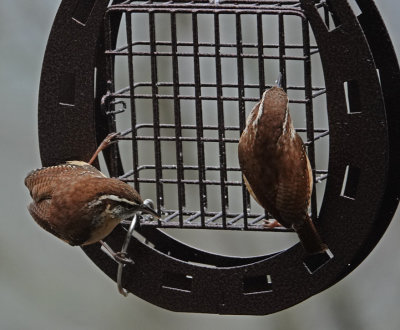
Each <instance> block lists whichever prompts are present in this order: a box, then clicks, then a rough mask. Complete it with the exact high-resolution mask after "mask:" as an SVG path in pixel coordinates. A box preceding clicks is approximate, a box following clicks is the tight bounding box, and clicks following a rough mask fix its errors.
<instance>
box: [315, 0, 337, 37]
mask: <svg viewBox="0 0 400 330" xmlns="http://www.w3.org/2000/svg"><path fill="white" fill-rule="evenodd" d="M315 7H316V8H317V11H318V14H319V15H320V16H321V18H322V21H323V22H324V23H325V26H326V28H327V29H328V31H329V32H330V31H333V30H335V29H336V28H337V27H338V26H339V25H340V24H341V22H340V21H339V18H338V17H337V15H334V13H333V12H332V10H331V8H330V6H329V4H328V1H320V2H318V3H316V4H315Z"/></svg>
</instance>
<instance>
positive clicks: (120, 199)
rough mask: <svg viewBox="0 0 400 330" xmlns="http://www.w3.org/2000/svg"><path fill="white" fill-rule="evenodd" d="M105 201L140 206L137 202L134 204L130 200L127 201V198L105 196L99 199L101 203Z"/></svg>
mask: <svg viewBox="0 0 400 330" xmlns="http://www.w3.org/2000/svg"><path fill="white" fill-rule="evenodd" d="M105 199H110V200H112V201H116V202H123V203H127V204H130V205H139V204H138V203H136V202H132V201H130V200H127V199H126V198H121V197H118V196H116V195H103V196H100V198H99V200H100V201H102V200H105Z"/></svg>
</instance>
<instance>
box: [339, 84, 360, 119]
mask: <svg viewBox="0 0 400 330" xmlns="http://www.w3.org/2000/svg"><path fill="white" fill-rule="evenodd" d="M343 87H344V94H345V96H346V107H347V113H348V114H354V113H360V112H361V99H360V90H359V87H358V82H357V81H356V80H349V81H345V82H344V83H343Z"/></svg>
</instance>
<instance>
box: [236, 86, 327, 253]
mask: <svg viewBox="0 0 400 330" xmlns="http://www.w3.org/2000/svg"><path fill="white" fill-rule="evenodd" d="M288 103H289V99H288V96H287V95H286V93H285V91H284V90H283V89H282V88H280V87H278V86H274V87H272V88H270V89H268V90H266V91H265V92H264V93H263V95H262V99H261V100H260V101H259V102H258V103H257V104H256V105H255V106H254V108H253V109H252V111H251V113H250V115H249V116H248V118H247V121H246V128H245V130H244V131H243V133H242V135H241V137H240V141H239V147H238V148H239V150H238V154H239V163H240V167H241V169H242V172H243V177H244V181H245V184H246V187H247V189H248V191H249V192H250V194H251V196H252V197H253V198H254V199H255V200H256V201H257V203H258V204H260V205H261V206H262V207H263V208H264V209H266V210H267V211H268V212H269V213H271V214H272V216H273V217H275V219H276V221H275V222H274V223H273V224H270V225H266V226H276V225H280V224H282V225H283V226H284V227H287V228H293V229H294V230H295V231H296V233H297V234H298V236H299V238H300V241H301V243H302V244H303V247H304V249H305V251H306V252H307V253H309V254H314V253H319V252H322V251H325V250H326V249H327V246H326V245H325V244H323V243H322V240H321V238H320V236H319V235H318V233H317V230H316V228H315V227H314V224H313V223H312V221H311V218H310V216H309V215H308V207H309V205H310V199H311V193H312V187H313V176H312V170H311V166H310V161H309V159H308V157H307V153H306V150H305V147H304V144H303V141H302V139H301V137H300V136H299V135H298V134H297V133H296V131H295V129H294V127H293V123H292V120H291V118H290V113H289V108H288ZM278 222H279V223H278Z"/></svg>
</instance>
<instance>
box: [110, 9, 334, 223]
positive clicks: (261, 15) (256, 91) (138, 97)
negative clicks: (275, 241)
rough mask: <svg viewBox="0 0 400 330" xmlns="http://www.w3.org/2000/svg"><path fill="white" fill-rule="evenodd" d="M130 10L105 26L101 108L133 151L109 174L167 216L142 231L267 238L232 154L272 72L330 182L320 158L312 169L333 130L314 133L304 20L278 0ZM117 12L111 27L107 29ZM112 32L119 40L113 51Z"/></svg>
mask: <svg viewBox="0 0 400 330" xmlns="http://www.w3.org/2000/svg"><path fill="white" fill-rule="evenodd" d="M136 3H137V2H135V1H133V2H130V3H129V4H125V5H113V6H110V7H109V8H108V10H107V12H106V18H105V19H106V25H105V34H106V42H105V44H106V49H105V54H106V63H107V64H106V72H107V76H106V79H107V81H109V82H110V83H109V85H108V87H109V90H108V91H107V94H106V95H105V96H104V97H103V98H102V107H103V109H104V111H105V113H107V114H108V116H110V117H111V118H110V119H109V120H111V121H114V120H115V121H116V130H117V131H124V133H123V136H122V137H121V140H124V141H129V142H131V143H132V146H131V148H130V149H131V150H132V151H133V156H132V161H133V162H132V161H131V159H130V160H129V163H131V164H128V167H127V170H126V171H125V172H124V173H123V174H120V173H118V174H117V173H112V175H114V176H115V175H119V178H120V179H122V180H124V181H126V182H132V183H133V184H134V186H135V188H136V189H137V190H138V191H140V190H141V188H143V187H145V186H148V187H149V189H147V190H146V194H145V195H146V196H148V195H150V196H153V199H154V200H155V201H156V205H157V209H159V210H161V212H162V213H163V214H164V215H165V218H164V219H163V221H162V222H161V221H160V222H159V223H158V224H155V223H152V222H150V223H145V224H144V225H157V226H160V225H161V226H162V227H179V228H183V227H184V228H203V229H204V228H218V229H221V228H222V229H245V230H250V229H258V230H264V229H265V228H264V226H263V225H262V224H260V223H262V220H264V219H265V218H267V217H266V216H265V215H264V214H263V212H260V211H261V210H259V209H257V206H256V205H254V204H256V203H255V202H254V201H253V202H251V201H250V198H249V194H248V192H247V190H246V188H245V185H244V183H243V180H242V176H241V171H240V168H239V164H238V159H237V151H236V149H237V147H236V145H237V143H238V141H239V137H240V134H241V132H242V131H243V129H244V127H245V120H246V117H247V115H248V114H249V112H250V110H251V109H252V107H253V106H254V104H255V103H256V102H257V101H258V100H259V99H260V97H261V95H262V93H263V91H264V90H265V89H266V88H269V87H271V86H272V85H273V83H274V80H276V77H277V76H278V73H279V72H282V73H283V75H284V79H283V86H284V88H285V89H286V90H287V91H288V94H289V97H290V103H291V110H292V112H295V118H296V119H298V120H297V121H298V122H299V127H298V128H297V131H298V132H300V133H302V135H303V136H304V139H305V140H306V141H307V142H306V145H307V148H308V154H309V157H310V159H311V164H312V167H313V169H314V171H315V174H316V178H315V181H316V183H321V182H322V181H323V180H324V179H325V178H326V177H327V168H326V166H327V163H328V162H327V161H325V162H324V164H323V165H324V167H321V168H319V169H318V168H316V167H315V166H316V155H315V153H316V148H317V147H318V146H316V141H317V140H320V139H322V140H321V141H319V142H318V143H319V146H321V147H320V149H322V151H321V153H323V152H324V155H323V156H324V157H325V158H327V151H326V149H327V146H328V145H329V144H328V143H323V142H324V141H323V140H328V134H329V131H328V128H327V127H314V126H315V122H314V113H313V112H314V109H315V107H314V104H315V103H317V104H318V108H317V109H316V111H317V112H318V114H317V116H319V118H320V119H321V118H323V116H324V115H325V117H326V110H325V109H326V105H325V104H324V103H325V95H324V94H325V87H324V86H323V84H321V82H323V79H321V77H317V78H320V79H319V83H320V84H319V85H317V84H316V83H314V85H313V80H312V76H311V67H312V63H314V62H317V64H319V65H320V60H319V57H318V56H319V55H318V48H317V46H316V44H315V42H314V43H313V44H312V43H311V41H310V33H309V25H308V22H307V20H306V19H305V18H304V17H303V14H302V12H301V10H300V9H295V7H293V3H289V5H286V6H287V7H285V6H283V7H281V8H280V9H279V10H277V9H276V6H277V3H276V2H275V3H270V2H267V3H266V4H264V5H258V6H256V7H255V8H249V5H248V4H246V3H245V4H241V5H238V4H235V5H234V6H232V5H231V6H226V7H224V10H223V11H221V12H218V13H215V7H214V6H210V5H209V4H208V3H206V5H204V3H189V4H188V3H178V4H173V5H171V4H169V5H165V4H161V5H157V4H156V5H155V4H153V3H144V4H143V3H141V4H140V6H139V5H137V4H136ZM121 15H122V22H121V25H120V26H115V27H114V29H113V27H112V24H111V21H112V20H113V18H114V17H115V16H121ZM204 26H206V27H207V29H204V28H203V27H204ZM116 29H118V30H119V32H120V33H119V34H118V31H116ZM288 30H290V31H292V32H296V33H289V35H291V36H292V40H286V39H287V37H285V35H286V34H285V33H287V32H289V31H288ZM264 31H268V33H265V32H264ZM298 31H300V33H298ZM188 32H189V33H188ZM112 35H118V40H117V43H114V45H113V43H112V42H111V36H112ZM313 57H314V58H315V59H314V58H313ZM114 64H115V67H116V70H114V69H113V68H114ZM317 64H315V65H317ZM287 67H288V68H289V70H287V69H286V68H287ZM141 68H146V69H145V70H141ZM117 69H118V70H117ZM125 72H128V75H126V74H124V73H125ZM320 75H322V72H320ZM319 99H322V102H321V101H319ZM124 112H126V113H124ZM119 117H123V118H119ZM304 118H306V120H304ZM320 122H321V120H320ZM127 123H129V124H128V125H126V124H127ZM126 126H131V127H126ZM121 158H124V155H122V156H121ZM322 158H323V157H320V163H323V160H324V159H322ZM114 168H116V167H115V166H114ZM316 187H317V189H319V185H317V186H316ZM151 189H153V190H154V191H151ZM187 195H189V196H190V198H187V197H186V196H187ZM321 195H322V194H321ZM240 196H241V197H240ZM316 196H317V194H314V195H313V201H312V214H313V216H314V219H316V218H317V200H316ZM171 197H172V198H171ZM280 230H285V229H280Z"/></svg>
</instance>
